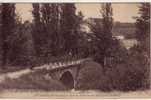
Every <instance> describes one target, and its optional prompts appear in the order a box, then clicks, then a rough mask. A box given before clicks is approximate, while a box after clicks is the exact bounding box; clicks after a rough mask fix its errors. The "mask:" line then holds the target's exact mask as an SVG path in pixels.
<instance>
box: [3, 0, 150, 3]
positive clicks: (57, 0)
mask: <svg viewBox="0 0 151 100" xmlns="http://www.w3.org/2000/svg"><path fill="white" fill-rule="evenodd" d="M8 2H12V3H16V2H17V3H29V2H33V3H34V2H35V3H36V2H39V3H41V2H42V3H48V2H50V3H74V2H76V3H100V2H123V3H124V2H151V0H0V3H8Z"/></svg>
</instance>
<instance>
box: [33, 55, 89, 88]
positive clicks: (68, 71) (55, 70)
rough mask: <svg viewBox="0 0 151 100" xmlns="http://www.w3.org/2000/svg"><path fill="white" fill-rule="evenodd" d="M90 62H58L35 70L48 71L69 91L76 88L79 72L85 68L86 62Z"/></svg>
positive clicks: (82, 60) (81, 60) (86, 59)
mask: <svg viewBox="0 0 151 100" xmlns="http://www.w3.org/2000/svg"><path fill="white" fill-rule="evenodd" d="M88 60H90V58H85V59H80V60H75V61H70V62H58V63H53V64H52V63H50V64H47V65H44V66H40V67H35V68H34V69H35V70H37V69H46V70H47V72H48V74H47V75H49V76H50V77H51V78H52V79H54V80H58V81H60V82H61V83H62V84H63V85H65V86H66V87H67V88H68V89H73V88H76V86H77V82H78V81H77V78H78V74H79V71H80V69H81V68H82V67H84V66H83V63H84V62H85V61H88Z"/></svg>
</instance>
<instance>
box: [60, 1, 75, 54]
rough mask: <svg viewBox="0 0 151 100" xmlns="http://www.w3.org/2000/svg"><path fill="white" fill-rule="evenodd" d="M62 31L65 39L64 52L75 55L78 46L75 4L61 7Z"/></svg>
mask: <svg viewBox="0 0 151 100" xmlns="http://www.w3.org/2000/svg"><path fill="white" fill-rule="evenodd" d="M61 10H62V13H61V26H60V28H61V31H60V32H62V35H63V38H64V44H63V45H64V52H65V53H67V54H69V53H75V52H76V45H77V33H76V28H75V27H76V21H77V16H76V7H75V5H74V4H72V3H71V4H62V6H61Z"/></svg>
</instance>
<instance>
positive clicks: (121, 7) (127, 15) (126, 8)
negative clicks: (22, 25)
mask: <svg viewBox="0 0 151 100" xmlns="http://www.w3.org/2000/svg"><path fill="white" fill-rule="evenodd" d="M75 5H76V9H77V11H82V13H83V15H84V16H85V18H89V17H94V18H101V14H100V7H101V5H100V4H98V3H91V4H90V3H82V4H81V3H77V4H75ZM112 7H113V18H114V21H120V22H135V19H133V17H135V16H138V7H139V4H138V3H113V4H112ZM16 9H17V13H18V14H19V15H20V16H21V18H22V20H23V21H25V20H29V21H31V20H32V14H31V11H32V5H31V4H27V3H26V4H16Z"/></svg>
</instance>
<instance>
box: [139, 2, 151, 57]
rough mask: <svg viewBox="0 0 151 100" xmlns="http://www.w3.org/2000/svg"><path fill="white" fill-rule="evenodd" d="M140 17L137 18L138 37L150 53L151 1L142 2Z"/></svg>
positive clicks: (143, 47)
mask: <svg viewBox="0 0 151 100" xmlns="http://www.w3.org/2000/svg"><path fill="white" fill-rule="evenodd" d="M139 14H140V17H137V19H136V39H137V40H138V42H139V44H140V45H141V46H142V49H144V50H145V51H146V52H148V55H149V51H150V50H149V46H150V3H142V4H141V6H140V8H139Z"/></svg>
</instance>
